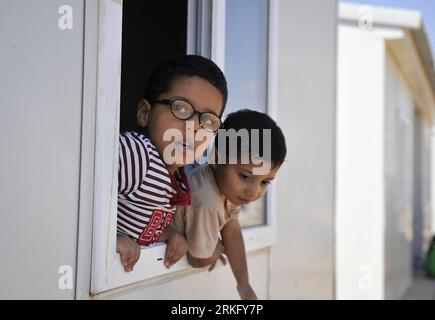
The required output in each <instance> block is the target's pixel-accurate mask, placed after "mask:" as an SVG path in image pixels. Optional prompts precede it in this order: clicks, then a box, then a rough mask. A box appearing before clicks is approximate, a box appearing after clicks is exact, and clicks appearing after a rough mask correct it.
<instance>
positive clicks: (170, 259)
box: [164, 230, 189, 268]
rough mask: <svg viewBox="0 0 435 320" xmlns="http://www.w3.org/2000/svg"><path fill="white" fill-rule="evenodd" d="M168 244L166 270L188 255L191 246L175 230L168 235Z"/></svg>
mask: <svg viewBox="0 0 435 320" xmlns="http://www.w3.org/2000/svg"><path fill="white" fill-rule="evenodd" d="M166 242H167V246H166V252H165V261H164V264H165V266H166V268H170V267H171V266H173V265H174V264H175V263H176V262H177V261H178V260H180V259H181V258H182V257H183V256H184V255H185V254H186V253H187V250H188V249H189V246H188V244H187V241H186V239H185V238H184V237H183V236H182V235H181V234H180V233H178V232H176V231H175V230H173V232H171V233H170V234H169V235H168V238H167V240H166Z"/></svg>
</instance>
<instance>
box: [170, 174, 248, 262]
mask: <svg viewBox="0 0 435 320" xmlns="http://www.w3.org/2000/svg"><path fill="white" fill-rule="evenodd" d="M187 175H188V179H189V183H190V188H191V190H192V205H191V206H190V207H177V211H176V213H175V216H174V219H173V221H172V226H173V227H174V228H175V229H176V230H178V231H179V232H180V233H182V234H184V235H185V237H186V240H187V243H188V245H189V252H190V254H191V255H192V256H194V257H196V258H208V257H211V256H212V255H213V252H214V250H215V248H216V244H217V243H218V240H219V232H220V230H221V229H222V228H223V227H224V226H225V224H226V223H227V222H228V221H229V220H230V219H237V218H238V214H239V211H240V207H239V206H236V205H233V204H232V203H230V202H229V201H228V200H227V199H226V198H225V197H224V196H223V195H222V194H221V193H220V192H219V189H218V186H217V184H216V181H215V178H214V176H213V172H212V169H211V167H210V166H201V167H199V168H195V169H194V170H192V171H190V172H189V173H188V174H187Z"/></svg>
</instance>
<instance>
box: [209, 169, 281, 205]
mask: <svg viewBox="0 0 435 320" xmlns="http://www.w3.org/2000/svg"><path fill="white" fill-rule="evenodd" d="M255 167H258V165H254V164H252V163H251V164H219V165H216V166H214V170H213V171H214V176H215V179H216V183H217V185H218V187H219V190H220V191H221V192H222V193H223V195H224V196H225V197H226V198H227V199H228V200H230V201H231V203H233V204H235V205H239V206H240V205H245V204H247V203H249V202H252V201H255V200H257V199H259V198H261V197H262V196H263V195H264V193H265V192H266V190H267V186H268V185H269V183H270V182H271V181H272V180H273V179H274V178H275V176H276V174H277V172H278V170H279V168H280V167H279V166H275V167H272V166H271V167H272V169H271V170H270V172H269V173H268V174H264V175H253V173H252V172H253V169H254V168H255Z"/></svg>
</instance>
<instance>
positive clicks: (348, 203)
mask: <svg viewBox="0 0 435 320" xmlns="http://www.w3.org/2000/svg"><path fill="white" fill-rule="evenodd" d="M390 36H393V37H402V36H404V33H403V32H402V31H401V30H400V29H397V30H382V29H377V30H372V31H370V30H361V29H358V28H356V27H353V26H349V25H345V24H343V25H341V26H340V27H339V45H338V48H339V52H338V61H339V63H338V76H337V77H338V88H337V90H338V91H337V92H338V97H337V100H338V106H337V108H338V110H337V128H338V132H337V189H336V192H337V195H336V199H337V217H336V240H337V252H336V259H337V260H336V261H337V271H336V277H337V278H336V286H337V298H338V299H399V298H401V297H402V296H403V295H404V293H405V292H406V290H407V289H408V287H409V285H410V284H411V281H412V275H413V265H412V261H413V237H416V236H420V235H421V236H422V237H423V238H425V239H427V238H428V236H427V233H428V232H427V226H428V220H427V218H426V217H427V216H428V214H429V211H430V210H428V209H425V210H423V211H424V212H425V213H424V214H423V213H422V216H423V219H424V222H423V224H424V227H423V228H420V229H419V230H417V233H415V231H413V221H414V216H413V214H415V203H414V202H413V201H414V200H415V199H414V190H415V188H419V192H418V194H419V195H421V196H422V201H421V204H422V205H423V206H424V207H425V208H426V207H428V206H429V205H428V203H429V200H428V199H429V198H428V195H427V194H428V191H427V190H430V189H429V183H430V181H429V180H428V179H427V178H422V179H418V180H417V181H415V180H414V157H415V155H414V154H415V150H414V145H415V139H414V123H415V120H414V113H415V112H416V110H417V109H416V108H415V105H414V102H413V99H412V94H411V91H410V89H409V87H408V86H407V80H406V78H405V77H404V76H403V74H402V73H401V70H400V67H399V66H398V64H397V63H396V61H395V58H394V54H393V53H392V52H390V51H389V49H388V48H387V42H386V41H387V38H388V37H390ZM416 117H418V118H419V117H420V115H419V114H416ZM421 125H422V130H423V131H424V132H425V134H422V136H421V139H419V140H418V141H419V142H421V143H423V144H425V147H424V148H425V150H426V151H424V152H420V153H419V154H418V158H420V157H421V161H422V164H423V163H424V164H426V166H425V168H422V170H423V172H425V174H426V175H427V174H429V171H428V168H427V167H428V165H427V164H428V161H429V152H428V146H427V142H424V141H426V140H427V141H429V140H428V139H427V138H426V139H424V138H423V137H424V135H426V136H427V131H428V125H427V123H425V122H424V123H423V122H422V124H421ZM422 177H423V175H422ZM420 191H421V192H420ZM423 241H426V240H423Z"/></svg>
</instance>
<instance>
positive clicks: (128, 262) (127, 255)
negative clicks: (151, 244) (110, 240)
mask: <svg viewBox="0 0 435 320" xmlns="http://www.w3.org/2000/svg"><path fill="white" fill-rule="evenodd" d="M116 252H118V253H119V254H120V256H121V263H122V265H123V266H124V271H125V272H130V271H133V267H134V265H135V264H136V262H137V260H139V257H140V246H139V245H138V244H137V243H136V242H135V241H134V240H133V239H131V238H130V237H129V236H127V235H125V234H119V235H118V236H117V238H116Z"/></svg>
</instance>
